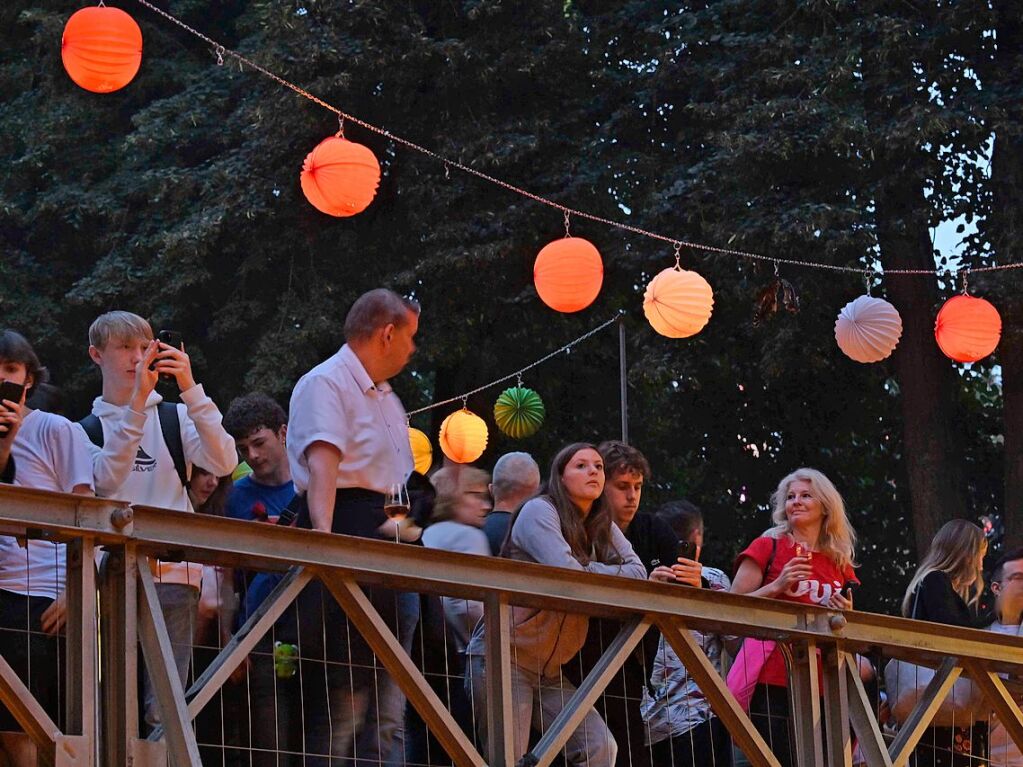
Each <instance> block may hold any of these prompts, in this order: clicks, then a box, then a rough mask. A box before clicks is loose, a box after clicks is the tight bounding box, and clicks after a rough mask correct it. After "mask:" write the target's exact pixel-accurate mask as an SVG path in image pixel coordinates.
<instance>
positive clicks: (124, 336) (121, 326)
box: [89, 311, 153, 349]
mask: <svg viewBox="0 0 1023 767" xmlns="http://www.w3.org/2000/svg"><path fill="white" fill-rule="evenodd" d="M136 338H144V339H146V340H147V341H152V340H153V328H152V326H151V325H150V324H149V323H148V322H147V321H146V320H144V319H142V317H139V316H138V315H137V314H132V313H131V312H123V311H113V312H107V313H106V314H101V315H100V316H99V317H97V318H96V319H95V320H94V321H93V323H92V325H91V326H90V327H89V344H90V345H91V346H95V347H96V348H97V349H105V348H106V345H107V344H108V343H110V341H112V340H113V341H132V340H134V339H136Z"/></svg>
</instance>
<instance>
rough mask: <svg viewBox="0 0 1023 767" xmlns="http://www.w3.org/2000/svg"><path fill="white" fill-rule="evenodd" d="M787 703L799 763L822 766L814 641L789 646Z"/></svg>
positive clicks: (817, 669) (803, 766)
mask: <svg viewBox="0 0 1023 767" xmlns="http://www.w3.org/2000/svg"><path fill="white" fill-rule="evenodd" d="M792 656H793V657H792V668H791V670H790V674H789V706H790V709H791V711H792V728H793V730H794V732H795V742H794V743H793V746H794V748H793V751H794V753H795V757H796V764H797V765H798V766H799V767H824V747H823V743H822V742H821V688H820V664H819V663H818V662H817V643H816V642H814V641H808V642H798V643H796V644H795V646H794V647H793V650H792Z"/></svg>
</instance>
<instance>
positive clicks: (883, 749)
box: [845, 654, 892, 767]
mask: <svg viewBox="0 0 1023 767" xmlns="http://www.w3.org/2000/svg"><path fill="white" fill-rule="evenodd" d="M845 674H846V689H847V690H848V691H849V720H850V722H852V728H853V732H855V733H856V740H857V741H858V742H859V744H860V750H861V751H862V752H863V755H864V756H865V757H866V758H867V764H868V765H869V766H870V767H892V758H891V756H890V755H889V754H888V746H887V745H885V742H884V736H883V735H881V728H880V727H878V724H877V717H876V715H875V714H874V712H873V709H872V707H871V705H870V698H869V697H867V691H866V689H864V687H863V680H862V679H860V672H859V669H858V668H857V666H856V658H855V656H853V655H849V654H847V655H846V662H845Z"/></svg>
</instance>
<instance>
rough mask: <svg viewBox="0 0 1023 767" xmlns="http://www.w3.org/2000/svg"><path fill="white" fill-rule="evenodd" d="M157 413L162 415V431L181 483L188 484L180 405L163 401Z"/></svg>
mask: <svg viewBox="0 0 1023 767" xmlns="http://www.w3.org/2000/svg"><path fill="white" fill-rule="evenodd" d="M156 414H157V415H158V416H159V417H160V431H161V432H162V433H163V441H164V443H165V444H166V445H167V450H169V451H170V454H171V459H172V460H173V461H174V470H175V471H176V472H177V473H178V479H180V480H181V484H182V485H184V486H186V487H187V486H188V467H187V465H186V464H185V448H184V445H182V443H181V419H180V418H179V417H178V406H177V405H175V404H173V403H171V402H161V403H160V404H159V405H157V406H156Z"/></svg>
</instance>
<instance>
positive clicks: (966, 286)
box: [962, 269, 970, 296]
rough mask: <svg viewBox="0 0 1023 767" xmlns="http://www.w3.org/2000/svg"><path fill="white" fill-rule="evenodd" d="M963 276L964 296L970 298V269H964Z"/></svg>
mask: <svg viewBox="0 0 1023 767" xmlns="http://www.w3.org/2000/svg"><path fill="white" fill-rule="evenodd" d="M962 275H963V295H964V296H968V295H970V284H969V281H968V279H967V278H968V277H969V275H970V270H969V269H963V271H962Z"/></svg>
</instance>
